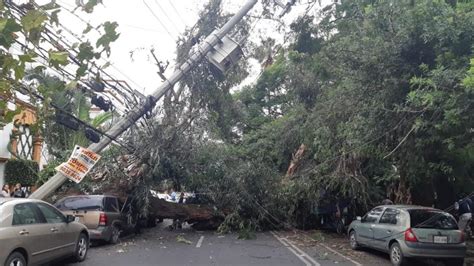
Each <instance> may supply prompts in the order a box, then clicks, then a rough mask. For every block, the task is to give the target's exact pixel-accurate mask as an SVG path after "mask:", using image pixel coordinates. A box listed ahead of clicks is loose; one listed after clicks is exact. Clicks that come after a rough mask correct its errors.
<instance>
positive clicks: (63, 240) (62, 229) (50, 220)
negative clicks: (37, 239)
mask: <svg viewBox="0 0 474 266" xmlns="http://www.w3.org/2000/svg"><path fill="white" fill-rule="evenodd" d="M36 205H37V206H38V208H39V210H40V211H41V213H42V214H43V216H44V218H45V220H46V222H47V224H48V225H49V230H50V237H51V241H52V242H53V243H54V248H53V250H52V251H51V252H52V253H53V254H54V256H58V257H60V256H65V255H69V254H71V252H72V251H73V250H74V246H75V245H76V238H77V233H76V232H74V231H73V230H72V227H70V226H69V224H68V223H66V217H64V215H63V214H62V213H61V212H60V211H58V210H57V209H55V208H53V207H51V206H50V205H48V204H45V203H36Z"/></svg>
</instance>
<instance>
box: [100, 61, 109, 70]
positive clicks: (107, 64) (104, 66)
mask: <svg viewBox="0 0 474 266" xmlns="http://www.w3.org/2000/svg"><path fill="white" fill-rule="evenodd" d="M110 65H111V64H110V62H109V61H107V62H106V63H105V64H104V65H103V66H102V69H106V68H108V67H109V66H110Z"/></svg>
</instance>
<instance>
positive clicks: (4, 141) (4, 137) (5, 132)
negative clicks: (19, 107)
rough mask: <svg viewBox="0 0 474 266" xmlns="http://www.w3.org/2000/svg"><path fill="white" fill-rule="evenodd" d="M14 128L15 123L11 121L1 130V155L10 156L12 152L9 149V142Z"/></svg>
mask: <svg viewBox="0 0 474 266" xmlns="http://www.w3.org/2000/svg"><path fill="white" fill-rule="evenodd" d="M12 129H13V124H12V123H10V124H8V125H6V126H5V127H3V129H2V130H0V157H3V158H10V152H9V151H8V149H7V146H8V142H9V141H10V134H11V132H12Z"/></svg>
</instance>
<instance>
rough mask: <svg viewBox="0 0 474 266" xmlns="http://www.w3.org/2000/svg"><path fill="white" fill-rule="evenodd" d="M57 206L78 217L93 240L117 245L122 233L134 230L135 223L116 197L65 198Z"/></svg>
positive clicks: (82, 196)
mask: <svg viewBox="0 0 474 266" xmlns="http://www.w3.org/2000/svg"><path fill="white" fill-rule="evenodd" d="M55 206H56V207H57V208H58V209H60V210H61V211H62V212H63V213H65V214H68V215H72V216H74V217H76V218H77V219H78V220H79V222H80V223H82V224H84V225H85V226H86V227H87V229H88V230H89V235H90V238H91V240H101V241H106V242H108V243H112V244H115V243H117V242H118V240H119V238H120V233H121V232H122V231H127V230H132V228H133V227H134V226H135V223H134V221H131V220H130V219H128V217H127V216H126V215H125V214H124V212H123V210H124V206H123V204H120V201H119V199H118V198H117V197H115V196H109V195H79V196H70V197H66V198H63V199H61V200H59V201H58V202H56V204H55Z"/></svg>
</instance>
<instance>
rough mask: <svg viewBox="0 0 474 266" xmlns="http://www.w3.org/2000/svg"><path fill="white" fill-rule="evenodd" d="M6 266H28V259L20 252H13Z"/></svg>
mask: <svg viewBox="0 0 474 266" xmlns="http://www.w3.org/2000/svg"><path fill="white" fill-rule="evenodd" d="M5 266H26V259H25V257H24V256H23V254H21V253H20V252H13V253H12V254H10V256H8V259H7V260H6V262H5Z"/></svg>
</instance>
